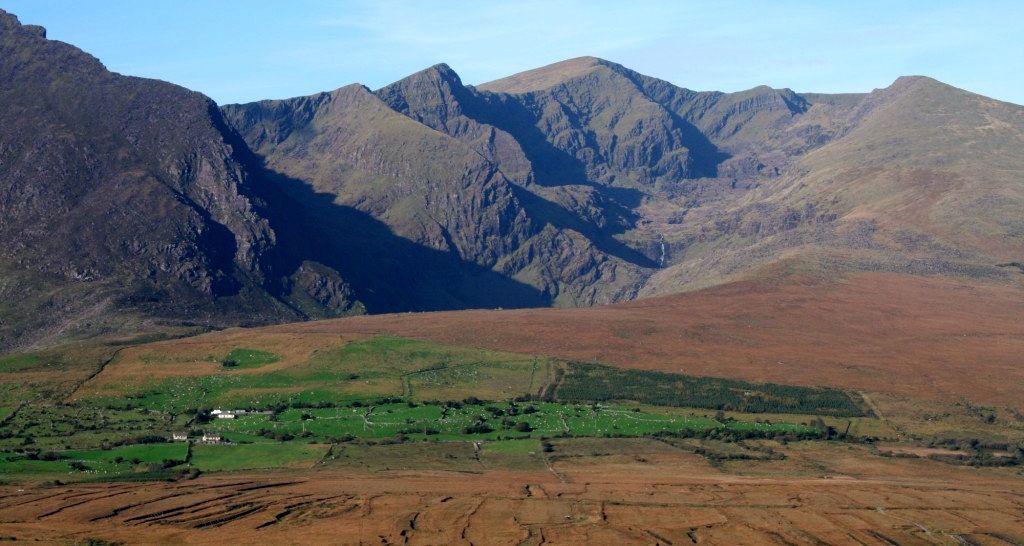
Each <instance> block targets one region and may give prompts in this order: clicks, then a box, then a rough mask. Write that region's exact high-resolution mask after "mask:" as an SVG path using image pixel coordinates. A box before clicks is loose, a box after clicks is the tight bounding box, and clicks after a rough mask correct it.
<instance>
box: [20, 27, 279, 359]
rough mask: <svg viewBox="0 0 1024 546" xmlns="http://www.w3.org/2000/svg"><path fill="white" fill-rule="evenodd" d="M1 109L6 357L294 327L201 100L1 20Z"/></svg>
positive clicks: (218, 130) (217, 127) (260, 233)
mask: <svg viewBox="0 0 1024 546" xmlns="http://www.w3.org/2000/svg"><path fill="white" fill-rule="evenodd" d="M0 102H2V103H3V105H4V107H3V108H0V218H2V219H0V240H3V241H4V244H3V245H2V248H0V269H2V271H3V280H4V282H3V288H2V292H3V294H2V298H0V299H2V300H3V301H4V302H5V303H4V304H3V307H4V309H3V313H2V314H0V315H2V316H3V319H4V320H3V325H0V332H2V337H3V340H2V341H0V345H9V344H10V343H12V342H13V340H15V339H17V340H20V342H27V341H35V340H41V341H44V342H45V341H47V338H48V337H50V336H62V335H75V334H76V333H82V334H89V333H95V332H96V331H103V330H105V329H114V330H121V329H131V328H132V324H133V322H135V321H147V320H150V319H151V318H152V317H164V318H171V319H175V320H179V321H188V322H194V323H198V324H207V323H208V324H211V325H219V324H234V323H241V322H269V321H278V320H284V319H289V318H294V317H296V316H297V315H295V314H294V313H293V312H291V311H290V310H289V309H287V307H286V306H284V305H281V304H280V302H278V301H277V300H276V299H275V298H273V297H272V296H270V295H268V294H267V293H266V292H265V291H264V290H263V289H262V288H261V286H262V284H263V283H264V281H265V279H264V278H263V274H262V270H261V265H260V259H261V256H262V255H263V254H264V252H265V251H266V249H267V248H269V247H271V246H273V245H274V244H275V233H274V231H273V230H272V229H271V228H270V226H269V225H268V223H267V221H266V220H265V219H264V218H262V217H260V215H259V214H258V213H257V212H256V211H255V210H254V206H253V203H252V201H251V200H250V199H249V198H248V197H247V195H246V191H247V187H248V186H249V185H250V184H251V182H252V180H251V177H250V176H249V173H248V172H247V171H246V169H245V168H244V166H243V165H242V164H241V163H240V162H239V161H238V160H237V158H236V150H235V149H233V147H232V146H230V145H229V144H228V143H227V142H226V140H225V136H224V133H223V131H224V130H225V127H224V122H223V118H222V116H221V113H220V111H219V109H218V108H217V105H216V104H214V103H213V102H212V101H211V100H210V99H208V98H206V97H204V96H203V95H200V94H199V93H195V92H192V91H189V90H187V89H184V88H181V87H178V86H175V85H172V84H168V83H165V82H160V81H154V80H146V79H141V78H131V77H125V76H120V75H117V74H113V73H110V72H108V71H107V70H106V69H105V68H104V67H103V65H102V64H100V62H99V61H98V60H96V59H95V58H93V57H91V56H89V55H87V54H85V53H83V52H82V51H80V50H78V49H76V48H74V47H72V46H69V45H67V44H64V43H62V42H56V41H50V40H47V39H46V38H45V32H44V31H42V30H41V28H40V27H31V26H28V27H26V26H22V25H20V24H19V22H18V20H17V19H16V18H15V17H14V16H12V15H9V14H7V13H5V12H0Z"/></svg>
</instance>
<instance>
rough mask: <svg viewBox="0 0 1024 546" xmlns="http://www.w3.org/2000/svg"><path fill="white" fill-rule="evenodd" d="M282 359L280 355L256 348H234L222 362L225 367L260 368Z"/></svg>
mask: <svg viewBox="0 0 1024 546" xmlns="http://www.w3.org/2000/svg"><path fill="white" fill-rule="evenodd" d="M279 360H281V357H280V356H279V355H275V354H274V353H268V352H267V351H259V350H256V349H234V350H232V351H231V352H230V353H228V355H227V356H225V357H224V358H222V359H221V361H220V363H221V365H222V366H224V367H225V368H240V369H247V368H259V367H260V366H266V365H267V364H273V363H274V362H277V361H279Z"/></svg>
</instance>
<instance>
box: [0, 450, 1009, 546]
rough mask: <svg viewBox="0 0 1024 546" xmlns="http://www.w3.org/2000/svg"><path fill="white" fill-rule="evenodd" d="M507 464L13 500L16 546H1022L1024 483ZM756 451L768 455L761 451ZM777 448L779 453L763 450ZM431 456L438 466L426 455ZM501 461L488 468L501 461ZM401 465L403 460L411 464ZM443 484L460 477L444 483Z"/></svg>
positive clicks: (920, 466) (1004, 475) (809, 458)
mask: <svg viewBox="0 0 1024 546" xmlns="http://www.w3.org/2000/svg"><path fill="white" fill-rule="evenodd" d="M553 443H554V450H553V451H552V452H551V453H532V452H531V453H529V454H527V453H521V454H520V455H522V457H521V459H522V460H520V461H519V463H520V464H516V463H515V459H516V456H515V455H514V454H512V455H509V458H507V459H505V460H504V461H503V462H502V465H499V466H504V468H499V467H496V466H494V465H493V462H494V460H493V459H492V460H491V463H488V464H485V463H482V462H481V459H480V458H479V457H474V456H472V449H471V448H470V449H468V450H467V451H468V453H469V455H468V456H463V457H461V458H460V457H459V456H453V455H451V454H445V455H441V454H439V455H438V458H439V459H446V460H448V461H449V463H448V464H447V465H446V466H444V467H443V468H445V470H437V469H429V465H426V464H422V463H423V461H424V460H422V459H421V460H419V461H417V460H406V461H405V463H406V465H407V468H408V469H406V470H395V469H394V468H397V467H400V466H401V464H395V465H394V466H392V470H382V469H381V468H380V467H379V464H382V461H381V460H379V459H380V457H379V456H380V455H381V454H384V453H387V452H385V451H380V452H375V453H374V452H367V453H357V454H355V455H354V456H355V458H356V459H359V460H360V461H361V462H362V463H366V462H373V463H375V464H377V465H378V466H372V465H371V466H365V467H360V464H361V463H360V462H359V461H354V460H344V458H339V459H336V460H334V461H328V460H325V461H321V462H320V463H318V464H317V465H315V466H314V467H313V468H308V469H300V470H293V471H288V472H284V471H279V472H269V473H268V472H262V473H258V474H257V473H239V474H218V475H211V476H202V477H200V478H198V479H196V480H191V481H179V482H174V483H152V482H151V483H95V484H75V485H58V486H54V485H37V486H30V485H28V486H2V487H0V536H3V537H6V538H8V539H17V540H24V539H32V540H35V539H41V540H43V541H49V542H57V543H61V542H63V543H71V542H75V541H85V540H88V539H102V540H107V541H121V542H127V543H233V544H238V543H292V544H294V543H315V544H371V543H372V544H581V543H588V544H694V543H696V544H820V543H828V544H880V545H891V544H930V543H934V544H1019V543H1021V542H1022V541H1024V480H1022V479H1021V477H1020V476H1018V475H1015V474H1014V471H1011V470H1007V469H971V468H964V467H955V466H950V465H946V464H942V463H938V462H934V461H928V460H922V459H898V458H897V459H893V458H883V457H879V456H877V455H876V454H874V453H872V451H871V449H870V448H868V447H864V446H860V445H854V444H823V443H810V442H800V443H795V444H789V445H785V446H783V445H778V444H775V445H774V446H773V448H774V449H775V450H776V451H777V452H783V453H785V455H786V457H785V458H784V459H779V458H778V457H771V458H765V459H764V460H741V461H726V462H724V463H723V462H716V463H711V462H709V459H705V458H704V457H701V456H698V455H696V454H694V453H693V452H692V450H690V449H688V447H687V445H686V443H685V442H682V443H680V442H679V441H673V442H662V441H658V440H653V439H559V440H555V441H554V442H553ZM748 447H750V448H752V449H755V450H756V448H754V446H748ZM759 447H760V448H761V449H764V448H765V447H766V446H764V445H761V446H759ZM418 455H422V454H418ZM484 460H487V459H486V457H484ZM397 462H399V461H392V463H397ZM435 468H442V467H435Z"/></svg>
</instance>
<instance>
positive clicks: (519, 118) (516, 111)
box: [459, 88, 594, 186]
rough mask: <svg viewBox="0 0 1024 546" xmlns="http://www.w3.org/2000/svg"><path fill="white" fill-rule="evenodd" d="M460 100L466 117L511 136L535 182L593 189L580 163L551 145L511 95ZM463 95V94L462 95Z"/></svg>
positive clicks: (470, 96)
mask: <svg viewBox="0 0 1024 546" xmlns="http://www.w3.org/2000/svg"><path fill="white" fill-rule="evenodd" d="M462 91H463V92H465V94H466V95H465V96H460V97H459V99H460V101H461V104H462V105H463V107H464V108H465V109H466V115H467V116H469V117H471V118H473V119H474V120H476V121H478V122H480V123H485V124H487V125H491V126H494V127H497V128H498V129H501V130H502V131H505V132H506V133H508V134H510V135H512V137H513V138H515V140H516V142H518V143H519V147H520V148H522V150H523V153H524V154H526V158H527V159H528V160H530V163H531V164H532V165H533V172H534V181H535V182H536V183H538V184H540V185H542V186H561V185H565V184H584V185H588V186H592V185H594V184H593V183H592V182H591V181H590V180H588V179H587V171H586V168H585V167H584V166H583V163H582V162H580V160H578V159H576V158H575V157H573V156H572V155H570V154H569V153H567V152H565V151H563V150H559V149H558V148H556V147H555V146H554V145H553V144H551V143H550V142H548V140H547V137H546V136H545V135H544V133H542V132H541V130H540V129H538V128H537V125H536V123H537V120H536V117H535V116H534V114H533V112H531V111H530V110H529V109H528V108H527V107H526V106H525V105H523V104H522V103H520V102H519V101H517V100H514V99H513V98H512V97H511V96H509V95H502V94H496V93H479V92H471V91H469V90H468V89H466V88H462ZM460 94H461V93H460Z"/></svg>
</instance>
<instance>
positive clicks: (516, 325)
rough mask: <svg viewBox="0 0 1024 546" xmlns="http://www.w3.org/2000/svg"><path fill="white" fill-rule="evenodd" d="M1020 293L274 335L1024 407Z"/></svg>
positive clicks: (835, 287) (310, 327)
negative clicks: (480, 351)
mask: <svg viewBox="0 0 1024 546" xmlns="http://www.w3.org/2000/svg"><path fill="white" fill-rule="evenodd" d="M1021 316H1024V290H1021V288H1020V286H1014V285H1009V284H983V283H978V282H974V281H972V282H967V281H959V280H951V279H948V278H938V277H933V278H926V277H913V276H908V275H898V274H888V273H863V274H854V275H851V276H849V277H847V278H843V279H830V280H824V279H821V278H813V279H812V278H801V277H788V278H786V279H784V280H781V281H778V282H776V283H772V284H768V283H764V282H737V283H733V284H729V285H724V286H720V287H716V288H711V289H707V290H702V291H699V292H693V293H686V294H679V295H674V296H666V297H660V298H650V299H643V300H637V301H634V302H630V303H625V304H620V305H612V306H605V307H594V308H588V309H524V310H505V311H493V310H487V311H456V312H443V313H431V314H429V315H424V314H415V313H413V314H396V315H377V316H367V317H354V318H348V319H339V320H326V321H318V322H311V323H303V324H288V325H282V326H274V327H270V328H267V329H265V331H268V332H274V333H279V334H303V335H308V334H321V335H322V334H347V335H353V334H360V333H362V334H367V333H371V334H378V333H386V334H391V335H399V336H405V337H412V338H419V339H429V340H433V341H437V342H441V343H451V344H455V345H463V346H473V347H481V348H486V349H492V350H500V351H510V352H518V353H527V354H541V355H549V356H557V357H562V358H574V359H582V360H589V361H598V362H604V363H608V364H613V365H617V366H622V367H628V368H638V369H648V370H661V371H667V372H676V373H685V374H691V375H705V376H716V377H729V378H736V379H744V380H748V381H768V382H774V383H782V384H795V385H814V386H831V387H838V388H845V389H858V390H866V391H875V392H886V393H891V394H896V395H901V396H909V397H914V398H928V399H932V400H943V401H953V400H958V399H967V400H971V401H973V402H975V403H981V404H993V405H999V406H1010V407H1016V408H1024V388H1021V385H1024V366H1021V365H1020V363H1021V357H1020V355H1021V354H1024V320H1021Z"/></svg>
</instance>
